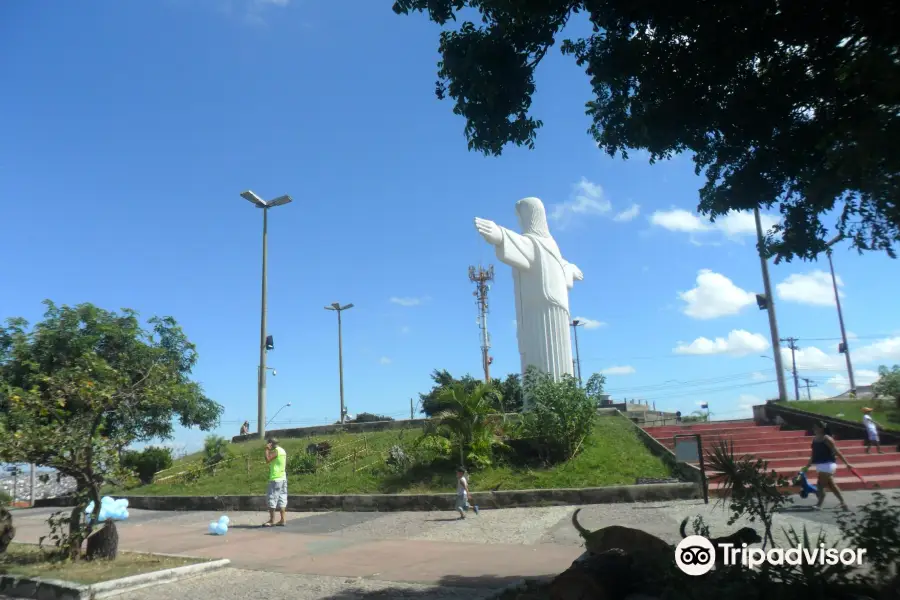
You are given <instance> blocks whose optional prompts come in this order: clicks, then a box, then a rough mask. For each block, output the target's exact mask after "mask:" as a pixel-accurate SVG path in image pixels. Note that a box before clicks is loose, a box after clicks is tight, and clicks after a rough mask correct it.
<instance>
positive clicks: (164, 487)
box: [112, 416, 670, 496]
mask: <svg viewBox="0 0 900 600" xmlns="http://www.w3.org/2000/svg"><path fill="white" fill-rule="evenodd" d="M441 439H442V438H439V437H436V436H425V435H423V431H422V429H420V428H416V429H406V430H394V431H382V432H374V433H357V434H347V433H344V434H334V435H321V436H315V437H311V438H302V439H285V440H282V442H281V445H282V447H284V449H285V450H286V451H287V454H288V465H289V469H288V471H289V474H288V481H289V484H288V485H289V492H290V493H291V494H376V493H425V492H451V491H453V490H455V487H456V477H455V474H454V471H455V467H456V465H457V464H458V460H456V459H455V453H454V452H452V450H451V448H450V446H449V444H443V443H442V442H441V441H440V440H441ZM322 442H327V443H328V444H330V447H331V450H330V453H329V455H328V456H327V457H325V458H320V459H318V460H311V456H310V455H309V454H308V453H307V447H308V446H309V445H310V444H313V443H315V444H319V443H322ZM392 448H394V451H393V452H392V451H391V449H392ZM397 449H400V450H402V452H401V453H398V452H397ZM220 454H221V460H220V462H219V463H218V464H217V465H215V466H212V467H210V466H208V462H207V464H204V458H205V456H206V455H205V454H204V453H197V454H192V455H190V456H187V457H184V458H182V459H180V460H177V461H175V463H174V464H173V466H172V467H171V468H170V469H167V470H166V471H163V472H160V473H158V474H157V476H156V478H155V481H154V482H153V483H151V484H149V485H139V486H135V487H131V486H129V489H127V490H121V489H120V490H113V491H112V492H113V493H116V494H128V495H155V496H160V495H166V496H175V495H185V496H200V495H260V494H263V493H264V492H265V489H266V484H267V474H268V470H267V467H266V465H265V460H264V455H263V442H261V441H259V440H254V441H251V442H244V443H241V444H226V445H224V446H223V449H222V450H221V452H220ZM516 462H517V461H516V460H515V457H514V453H512V452H510V451H506V452H498V453H497V456H496V458H495V459H494V460H493V461H492V464H491V465H489V466H485V467H483V468H481V469H477V470H474V472H473V473H472V474H471V478H470V480H471V488H472V491H485V490H515V489H542V488H583V487H598V486H610V485H630V484H634V483H635V481H636V479H637V478H638V477H653V478H665V477H670V474H669V471H668V469H667V467H666V466H665V464H664V463H663V462H662V461H661V460H660V459H659V458H656V457H654V456H653V455H651V454H650V452H649V451H648V450H647V449H646V447H645V446H644V445H643V443H642V442H641V440H640V439H639V438H638V436H637V433H636V432H635V431H634V427H633V425H632V424H631V423H630V422H628V421H627V420H626V419H625V418H624V417H621V416H598V417H597V418H596V422H595V424H594V427H593V430H592V431H591V433H590V435H589V436H588V437H587V438H586V439H585V440H584V442H583V448H581V449H580V451H579V452H578V454H577V455H575V457H574V458H572V459H570V460H568V461H565V462H562V463H558V464H554V465H552V466H540V465H532V466H527V465H522V464H516ZM313 468H314V469H315V472H305V473H304V472H301V471H303V470H310V469H313Z"/></svg>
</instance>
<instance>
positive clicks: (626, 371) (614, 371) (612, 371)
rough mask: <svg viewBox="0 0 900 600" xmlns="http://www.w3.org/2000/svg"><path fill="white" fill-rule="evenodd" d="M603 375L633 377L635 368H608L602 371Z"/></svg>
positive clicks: (626, 366)
mask: <svg viewBox="0 0 900 600" xmlns="http://www.w3.org/2000/svg"><path fill="white" fill-rule="evenodd" d="M600 373H601V374H603V375H631V374H633V373H634V367H632V366H629V365H624V366H621V367H607V368H605V369H603V370H601V371H600Z"/></svg>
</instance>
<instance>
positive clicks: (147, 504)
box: [35, 483, 701, 512]
mask: <svg viewBox="0 0 900 600" xmlns="http://www.w3.org/2000/svg"><path fill="white" fill-rule="evenodd" d="M472 496H473V498H474V501H475V503H476V504H478V505H479V506H480V507H482V508H517V507H527V506H557V505H575V504H608V503H614V502H661V501H666V500H690V499H695V498H700V497H701V490H700V487H699V486H698V485H696V484H694V483H654V484H646V485H623V486H610V487H602V488H575V489H552V490H510V491H497V492H473V493H472ZM126 497H127V498H128V507H129V508H137V509H144V510H163V511H179V510H196V511H213V512H216V511H265V510H266V499H265V497H264V496H126ZM455 502H456V494H347V495H341V496H327V495H312V496H297V495H293V496H288V510H290V511H297V512H322V511H337V510H341V511H346V512H394V511H427V510H453V507H454V505H455ZM71 505H72V500H71V499H70V498H44V499H39V500H37V501H36V502H35V506H39V507H48V506H54V507H63V506H71Z"/></svg>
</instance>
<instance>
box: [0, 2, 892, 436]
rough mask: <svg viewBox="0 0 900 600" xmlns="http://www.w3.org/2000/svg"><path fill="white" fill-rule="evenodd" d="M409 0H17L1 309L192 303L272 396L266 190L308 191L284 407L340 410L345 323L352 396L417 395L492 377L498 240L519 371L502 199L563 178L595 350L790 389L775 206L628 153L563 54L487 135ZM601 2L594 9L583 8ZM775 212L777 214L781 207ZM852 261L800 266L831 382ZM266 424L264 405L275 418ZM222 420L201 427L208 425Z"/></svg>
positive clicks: (505, 340)
mask: <svg viewBox="0 0 900 600" xmlns="http://www.w3.org/2000/svg"><path fill="white" fill-rule="evenodd" d="M390 8H391V2H390V1H389V0H382V1H379V2H375V1H371V0H370V1H367V2H358V3H354V4H353V9H352V10H349V9H348V4H347V3H339V2H325V1H324V0H316V1H314V0H306V1H301V0H277V1H276V0H268V1H263V0H256V1H252V0H231V1H228V0H168V1H158V2H117V1H113V0H105V1H99V0H97V1H92V2H81V3H52V4H51V3H50V2H26V1H13V2H4V3H3V5H2V7H0V52H2V54H3V56H6V57H7V60H5V61H3V62H2V63H0V80H2V81H3V82H4V84H5V85H4V88H5V90H6V91H5V93H4V94H2V96H0V114H3V115H4V116H5V117H6V118H5V120H4V128H3V134H4V135H3V136H2V137H0V180H2V183H3V191H4V196H5V199H4V201H3V203H2V210H0V216H2V221H3V223H4V224H5V225H6V227H5V228H4V238H5V239H4V242H5V245H6V248H7V256H8V259H7V261H6V264H5V265H4V269H3V271H2V274H0V289H2V295H0V315H2V316H3V317H7V316H14V315H15V316H24V317H26V318H28V319H30V320H32V321H34V320H37V319H39V317H40V315H41V312H42V306H41V304H40V302H41V300H43V299H44V298H50V299H53V300H54V301H56V302H58V303H69V304H74V303H79V302H93V303H95V304H97V305H99V306H101V307H104V308H108V309H118V308H121V307H129V308H134V309H136V310H138V311H139V312H140V313H141V314H142V315H143V316H145V317H149V316H151V315H172V316H174V317H176V318H177V319H178V321H179V322H180V323H181V324H182V325H183V326H184V328H185V330H186V331H187V333H188V335H189V336H190V338H191V339H192V340H193V341H194V342H195V343H196V344H197V345H198V348H199V352H200V363H199V366H198V368H197V369H196V372H195V374H196V377H197V378H198V379H199V380H200V381H202V382H203V384H204V386H205V388H206V390H207V392H208V393H209V395H210V396H212V397H213V398H215V399H216V400H218V401H219V402H221V403H222V404H223V405H224V406H225V415H224V418H223V423H222V427H221V429H220V431H221V432H222V433H223V434H225V435H232V434H234V433H236V432H237V429H238V428H239V426H240V423H241V422H242V421H243V420H244V419H245V418H246V419H250V420H251V421H253V420H254V419H255V417H256V366H257V362H258V341H259V303H260V298H259V295H260V290H259V276H260V233H261V218H262V217H261V214H260V212H259V211H258V210H256V209H254V208H253V207H252V206H251V205H250V204H249V203H247V202H246V201H244V200H242V199H241V198H240V196H239V193H240V192H242V191H243V190H246V189H252V190H254V191H255V192H256V193H258V194H260V195H261V196H262V197H264V198H273V197H275V196H277V195H281V194H291V195H292V196H293V198H294V203H293V204H291V205H288V206H285V207H280V208H276V209H274V210H273V211H272V212H271V214H270V220H269V225H270V227H269V238H270V240H269V241H270V246H269V253H270V260H269V332H270V333H271V334H272V335H274V337H275V343H276V349H275V351H274V352H272V353H270V356H269V364H270V365H271V366H273V367H275V368H276V369H277V370H278V376H277V377H276V378H269V407H270V408H269V415H272V414H274V412H275V411H276V410H278V408H280V407H281V406H283V405H284V404H285V403H287V402H291V403H292V406H291V407H290V408H285V409H284V410H282V411H281V412H280V414H279V415H278V417H277V419H276V421H275V423H274V424H273V425H271V426H270V427H276V426H279V427H283V426H289V425H291V424H294V425H301V424H314V423H324V422H333V421H335V420H336V419H337V417H338V367H337V336H336V329H337V327H336V319H335V315H334V314H333V313H331V312H326V311H325V310H324V309H323V307H324V306H325V305H327V304H330V303H331V302H335V301H338V302H342V303H347V302H353V303H354V304H355V305H356V307H355V308H353V309H352V310H350V311H348V312H347V313H345V317H344V369H345V386H346V398H347V404H348V407H349V409H350V412H351V413H356V412H361V411H370V412H378V413H382V414H388V415H393V416H396V417H403V416H404V415H407V416H408V413H409V399H410V398H411V397H416V395H417V393H418V392H421V391H425V390H426V389H428V388H429V387H430V386H429V383H430V381H429V373H430V372H431V371H432V370H433V369H435V368H446V369H448V370H450V371H451V372H452V373H454V374H457V375H462V374H463V373H465V372H471V373H473V374H477V373H478V371H479V368H480V355H479V348H478V346H479V331H478V328H477V326H476V322H475V319H476V308H475V304H474V299H473V297H472V289H473V288H472V286H471V285H470V283H469V282H468V279H467V268H468V266H469V265H470V264H478V263H479V262H483V263H485V264H488V263H491V262H493V263H495V264H496V269H497V275H498V276H497V281H496V282H495V285H494V287H493V289H492V291H491V298H492V311H491V315H490V322H489V323H490V325H491V333H492V339H493V351H492V354H493V356H494V357H495V360H494V367H493V369H494V373H496V374H505V373H507V372H510V371H515V370H517V369H518V364H519V359H518V354H517V347H516V338H515V327H514V319H515V310H514V305H513V301H512V277H511V275H510V272H509V269H508V268H507V267H505V266H504V265H502V264H499V263H497V261H496V260H494V257H493V251H492V249H491V248H490V247H488V246H487V245H486V244H485V243H484V242H483V240H482V239H481V238H480V236H478V234H477V233H476V232H475V229H474V226H473V224H472V220H473V218H474V217H476V216H480V217H483V218H488V219H492V220H495V221H497V222H498V223H499V224H500V225H506V226H510V227H515V226H516V221H515V213H514V203H515V202H516V201H517V200H518V199H520V198H522V197H525V196H538V197H540V198H541V199H542V200H543V201H544V203H545V204H546V205H547V207H548V211H549V212H550V213H551V217H552V219H551V230H552V231H553V233H554V235H555V236H556V239H557V241H558V243H559V245H560V247H561V249H562V251H563V253H564V255H565V256H566V257H567V259H568V260H570V261H572V262H574V263H576V264H577V265H578V266H579V267H580V268H581V269H582V271H583V272H584V275H585V280H584V282H581V283H579V284H578V285H577V286H576V288H575V289H574V290H573V291H572V294H571V301H570V304H571V308H572V312H573V317H580V318H582V319H585V320H590V321H591V322H592V324H594V325H596V326H594V327H592V328H590V329H584V330H582V331H581V332H580V334H579V342H580V350H581V357H582V371H583V372H584V374H585V376H587V375H588V374H589V373H591V372H595V371H600V370H604V369H606V370H608V373H609V377H608V383H607V387H608V390H609V391H610V392H611V393H612V394H613V396H614V397H615V398H620V399H621V398H623V397H624V398H643V399H647V400H648V401H649V402H651V403H654V402H655V403H656V406H657V408H660V409H667V410H676V409H680V410H682V411H684V412H690V411H693V410H696V409H697V405H698V404H699V403H700V402H704V401H706V402H709V403H710V406H711V409H712V411H713V413H715V415H716V416H717V417H718V418H739V417H742V416H747V415H749V408H748V407H749V406H750V405H752V404H754V403H758V402H760V401H762V400H764V399H765V398H768V397H772V396H773V395H775V385H774V383H772V381H773V380H774V377H775V376H774V372H773V367H772V361H771V360H770V359H766V358H763V357H762V356H761V355H765V354H767V353H768V354H770V353H771V349H770V347H769V342H768V323H767V320H766V315H765V313H764V312H760V311H759V310H757V308H756V306H755V302H754V301H753V297H752V294H753V293H755V292H758V291H761V288H762V282H761V276H760V269H759V261H758V258H757V257H756V255H755V253H754V246H753V237H752V233H753V229H752V227H753V220H752V217H751V216H750V215H733V216H732V217H730V218H728V219H726V220H724V221H720V222H719V223H717V224H716V225H715V226H712V225H709V224H708V223H707V222H705V221H704V220H702V219H698V218H697V217H696V215H695V214H694V210H695V208H696V205H697V197H698V196H697V190H698V189H699V187H700V186H701V185H702V182H701V180H700V179H699V178H697V177H696V176H695V175H694V174H693V164H692V163H691V161H690V160H689V159H688V158H687V157H679V158H676V159H674V160H672V161H670V162H667V163H663V164H658V165H655V166H650V165H649V164H648V163H647V160H646V157H641V156H635V157H632V158H631V159H630V160H629V161H627V162H626V161H623V160H622V159H620V158H617V159H613V158H610V157H608V156H607V155H605V154H604V153H602V152H601V151H599V150H598V149H597V148H596V146H595V144H594V143H593V141H592V140H591V138H590V137H589V136H588V135H587V133H586V130H587V128H588V126H589V119H588V117H586V116H585V115H584V102H585V101H586V100H587V99H588V98H589V97H590V89H589V85H588V80H587V77H586V76H585V75H584V74H583V73H582V72H580V71H579V69H578V68H577V67H576V66H575V65H574V63H573V62H572V61H571V60H570V59H567V58H565V57H562V56H560V55H559V53H558V52H555V53H553V54H552V55H551V56H549V57H548V59H547V60H546V61H545V63H544V64H542V65H541V68H540V71H539V73H538V93H537V95H536V98H535V103H534V115H535V116H536V117H538V118H540V119H542V120H543V121H544V123H545V126H544V128H543V129H542V130H541V131H540V134H539V137H538V140H537V148H536V149H535V150H534V151H527V150H524V149H510V150H508V151H507V152H506V153H505V154H504V156H502V157H500V158H487V157H484V156H481V155H479V154H475V153H471V152H468V151H467V149H466V141H465V138H464V137H463V126H464V122H463V121H462V119H461V118H460V117H457V116H455V115H453V114H452V106H451V104H450V103H448V102H440V101H438V100H437V99H435V97H434V94H433V89H434V80H435V74H436V64H435V63H436V62H437V60H438V55H437V52H436V49H437V42H438V33H439V28H438V27H437V26H435V25H433V24H431V23H428V22H427V21H426V20H425V19H424V18H423V17H421V16H419V17H400V16H396V15H394V14H393V13H392V12H391V10H390ZM581 26H583V24H575V25H574V27H576V28H577V27H581ZM769 222H770V223H771V221H769ZM835 263H836V269H837V272H838V276H839V277H840V279H841V281H842V282H843V287H842V290H843V294H844V297H843V304H844V310H845V317H846V321H847V327H848V329H849V330H850V331H851V332H853V333H854V334H855V335H857V336H858V339H857V340H855V341H854V342H852V343H853V344H854V346H853V348H854V351H855V359H856V361H855V362H856V364H855V367H856V371H857V379H858V383H860V384H862V383H869V382H870V381H871V379H872V374H873V371H874V370H875V369H876V368H877V366H878V365H879V364H893V363H898V362H900V316H898V313H897V311H896V301H897V298H898V294H900V277H897V270H898V265H897V263H896V262H895V261H892V260H891V259H889V258H887V257H886V256H883V255H879V254H867V255H865V256H858V255H857V254H856V253H855V252H854V251H849V250H846V249H840V250H838V251H837V253H836V258H835ZM827 271H828V265H827V262H819V263H796V264H790V265H779V266H772V268H771V274H772V280H773V284H778V285H779V293H778V296H777V298H778V317H779V323H780V327H781V334H782V336H789V335H793V336H795V337H798V338H800V340H801V341H800V342H799V344H800V346H801V347H802V348H803V350H802V352H801V353H798V361H799V363H800V369H801V376H803V377H808V378H810V379H812V380H813V382H814V383H816V384H817V386H818V387H816V388H814V390H813V392H814V393H815V394H817V395H832V394H834V393H837V392H840V391H843V390H844V389H845V388H846V384H845V383H844V380H845V379H846V374H845V369H844V367H843V359H842V357H841V356H839V355H837V354H836V350H837V343H838V340H837V338H838V337H839V329H838V322H837V315H836V311H835V310H834V301H833V296H832V295H831V294H832V292H831V287H830V279H829V278H828V277H827V276H825V274H826V273H827ZM254 428H255V424H254ZM202 437H203V434H201V433H199V432H183V431H179V433H178V443H180V444H185V445H188V446H189V447H191V448H193V447H194V446H195V445H196V444H197V443H198V442H199V441H200V440H202Z"/></svg>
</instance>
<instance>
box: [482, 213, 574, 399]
mask: <svg viewBox="0 0 900 600" xmlns="http://www.w3.org/2000/svg"><path fill="white" fill-rule="evenodd" d="M500 231H501V232H502V234H503V240H502V241H501V242H500V243H499V244H497V245H496V252H497V258H498V259H499V260H501V261H502V262H503V263H504V264H507V265H509V266H510V267H512V269H513V282H514V285H515V297H516V333H517V337H518V341H519V355H520V357H521V360H522V373H523V374H524V373H525V369H526V368H528V366H531V365H533V366H535V367H537V368H538V369H540V370H541V371H543V372H545V373H549V374H550V375H551V376H552V377H553V378H554V379H555V380H557V381H558V380H559V379H560V377H561V376H562V375H563V374H564V373H565V374H568V375H574V369H573V365H572V345H571V341H570V339H571V338H570V335H569V327H570V323H571V322H572V320H571V316H570V314H569V290H570V289H572V287H573V285H574V272H575V267H574V266H573V265H571V264H570V263H568V262H567V261H565V260H564V259H563V258H562V256H561V254H560V252H559V248H558V247H557V245H556V242H554V241H553V238H551V237H544V236H540V235H535V234H524V235H523V234H519V233H515V232H513V231H510V230H508V229H506V228H504V227H501V228H500Z"/></svg>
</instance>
